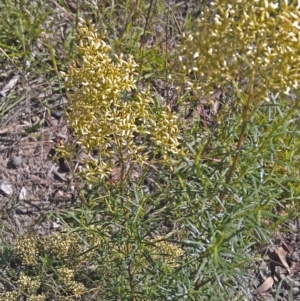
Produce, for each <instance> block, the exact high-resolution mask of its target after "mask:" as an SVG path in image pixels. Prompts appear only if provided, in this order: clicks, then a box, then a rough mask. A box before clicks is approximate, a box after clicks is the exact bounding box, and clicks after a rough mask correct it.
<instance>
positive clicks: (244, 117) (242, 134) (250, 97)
mask: <svg viewBox="0 0 300 301" xmlns="http://www.w3.org/2000/svg"><path fill="white" fill-rule="evenodd" d="M254 77H255V70H254V69H253V70H252V72H251V76H250V90H249V93H248V97H247V101H246V103H245V105H244V107H243V114H242V120H243V121H242V127H241V131H240V134H239V140H238V143H237V146H236V152H235V155H234V157H233V161H232V164H231V165H230V167H229V171H228V173H227V176H226V179H225V183H226V184H227V185H228V184H229V183H230V181H231V178H232V175H233V172H234V170H235V168H236V165H237V162H238V159H239V156H240V150H241V148H242V145H243V142H244V138H245V133H246V128H247V123H248V116H249V110H250V103H251V101H252V100H253V86H254ZM226 193H227V188H225V189H224V191H223V192H222V193H221V196H220V200H221V202H224V199H225V197H226ZM220 210H221V207H220V206H218V207H217V212H219V211H220Z"/></svg>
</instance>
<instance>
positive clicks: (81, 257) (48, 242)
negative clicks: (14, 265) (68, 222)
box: [0, 226, 100, 301]
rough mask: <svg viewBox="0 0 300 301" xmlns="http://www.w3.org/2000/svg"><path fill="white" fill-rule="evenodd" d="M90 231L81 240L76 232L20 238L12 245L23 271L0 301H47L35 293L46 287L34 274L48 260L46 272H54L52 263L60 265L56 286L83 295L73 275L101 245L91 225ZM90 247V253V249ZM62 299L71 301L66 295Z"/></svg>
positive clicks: (44, 265)
mask: <svg viewBox="0 0 300 301" xmlns="http://www.w3.org/2000/svg"><path fill="white" fill-rule="evenodd" d="M90 230H91V232H90V234H88V235H87V236H86V237H85V240H84V241H83V240H82V239H83V238H81V237H80V236H79V235H78V234H77V233H59V232H54V233H52V234H51V235H49V236H34V235H25V236H23V237H20V238H19V239H18V240H17V241H16V243H15V251H16V256H17V259H18V260H20V261H21V262H22V265H23V271H24V272H22V273H21V274H20V276H19V279H18V280H17V281H16V283H15V284H16V290H15V291H12V292H2V293H0V300H7V301H18V300H21V298H22V300H23V298H25V297H24V295H26V298H27V299H26V300H28V301H44V300H46V297H45V295H44V294H38V290H41V291H43V290H44V288H45V287H44V286H43V285H44V284H43V283H42V282H41V281H40V278H39V274H37V275H36V274H35V272H34V271H39V270H40V269H42V270H43V272H42V273H45V272H46V269H47V265H46V264H45V261H44V260H43V258H47V260H46V262H47V263H48V264H49V268H50V271H49V273H52V272H53V270H52V269H53V267H52V266H51V264H52V260H54V262H56V263H58V262H59V263H60V266H61V267H60V268H59V269H58V276H59V277H58V282H59V283H58V284H59V285H60V286H61V287H62V288H63V290H64V291H66V292H68V293H69V294H71V295H73V296H75V297H79V296H81V295H82V294H84V293H85V292H86V291H87V290H86V288H85V286H84V285H83V284H82V283H80V282H78V281H75V276H76V275H78V272H79V271H81V268H82V267H83V266H84V265H85V264H86V263H88V262H91V261H93V259H94V258H95V256H96V255H97V250H96V248H97V246H99V244H100V240H99V239H98V237H97V235H96V233H95V232H94V231H95V228H94V227H93V226H92V227H91V228H90ZM91 248H93V250H90V249H91ZM33 267H34V268H33ZM68 298H69V299H68ZM24 300H25V299H24ZM61 300H63V297H62V298H61ZM65 300H71V299H70V297H69V296H66V299H65ZM74 300H75V299H74Z"/></svg>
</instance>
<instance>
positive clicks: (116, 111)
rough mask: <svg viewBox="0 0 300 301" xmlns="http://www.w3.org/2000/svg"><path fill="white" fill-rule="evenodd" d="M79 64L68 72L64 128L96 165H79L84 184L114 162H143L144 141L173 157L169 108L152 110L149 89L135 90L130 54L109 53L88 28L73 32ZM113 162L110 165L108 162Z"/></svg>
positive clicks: (174, 126)
mask: <svg viewBox="0 0 300 301" xmlns="http://www.w3.org/2000/svg"><path fill="white" fill-rule="evenodd" d="M79 51H80V53H81V54H82V60H81V63H80V65H79V66H78V63H77V65H73V66H72V67H70V68H69V72H68V77H67V86H68V88H69V95H68V99H69V103H68V107H69V110H70V111H69V113H68V120H69V127H70V129H71V131H72V134H73V135H74V138H75V139H76V142H77V144H78V145H81V148H82V149H83V151H85V152H86V153H87V154H90V153H91V151H95V150H96V151H97V152H98V161H97V160H95V159H92V158H91V159H87V160H86V161H85V168H86V171H87V172H86V173H85V177H86V178H87V180H93V179H94V178H96V179H97V178H99V177H107V176H108V174H109V172H110V170H111V168H112V164H113V163H114V162H115V161H119V162H126V163H127V164H128V163H129V164H132V163H134V162H138V163H143V162H144V161H145V160H147V157H146V156H145V153H146V151H148V150H149V145H148V144H149V141H153V142H154V145H155V146H156V147H158V148H159V152H161V153H162V156H163V157H165V158H166V157H167V156H166V153H167V152H170V153H173V154H174V153H178V147H179V142H178V128H177V120H176V118H175V115H174V114H173V113H172V112H171V111H170V110H169V109H166V110H165V109H164V108H162V109H157V108H154V103H153V100H152V98H151V97H150V93H149V91H146V92H137V91H136V86H135V80H134V77H135V76H136V75H137V74H136V73H135V69H136V67H137V64H136V63H135V61H134V60H133V58H132V56H130V55H128V57H127V58H126V60H125V59H124V58H123V55H122V54H121V55H119V56H118V55H116V54H115V55H111V52H112V51H111V47H110V46H109V45H107V44H106V43H105V42H104V41H103V40H102V39H101V38H100V36H99V34H98V33H96V31H95V29H94V27H93V26H87V25H86V24H82V25H81V26H80V28H79ZM112 162H113V163H112Z"/></svg>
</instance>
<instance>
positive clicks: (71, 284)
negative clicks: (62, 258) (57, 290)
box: [58, 267, 86, 297]
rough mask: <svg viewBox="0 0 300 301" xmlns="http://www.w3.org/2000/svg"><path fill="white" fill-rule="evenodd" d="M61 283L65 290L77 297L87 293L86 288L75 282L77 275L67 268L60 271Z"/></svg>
mask: <svg viewBox="0 0 300 301" xmlns="http://www.w3.org/2000/svg"><path fill="white" fill-rule="evenodd" d="M58 272H59V283H61V284H63V286H64V289H65V290H66V291H68V292H70V293H72V295H74V296H75V297H78V296H80V295H82V294H84V293H85V292H86V288H85V286H84V285H83V284H82V283H80V282H78V281H75V280H74V278H75V274H74V271H73V270H71V269H69V268H67V267H62V268H60V269H59V271H58Z"/></svg>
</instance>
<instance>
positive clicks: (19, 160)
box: [11, 156, 22, 167]
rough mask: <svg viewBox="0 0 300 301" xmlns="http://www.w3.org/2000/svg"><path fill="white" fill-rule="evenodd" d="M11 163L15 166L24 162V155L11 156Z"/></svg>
mask: <svg viewBox="0 0 300 301" xmlns="http://www.w3.org/2000/svg"><path fill="white" fill-rule="evenodd" d="M11 164H12V166H13V167H18V166H20V165H21V164H22V157H19V156H13V157H12V158H11Z"/></svg>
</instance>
